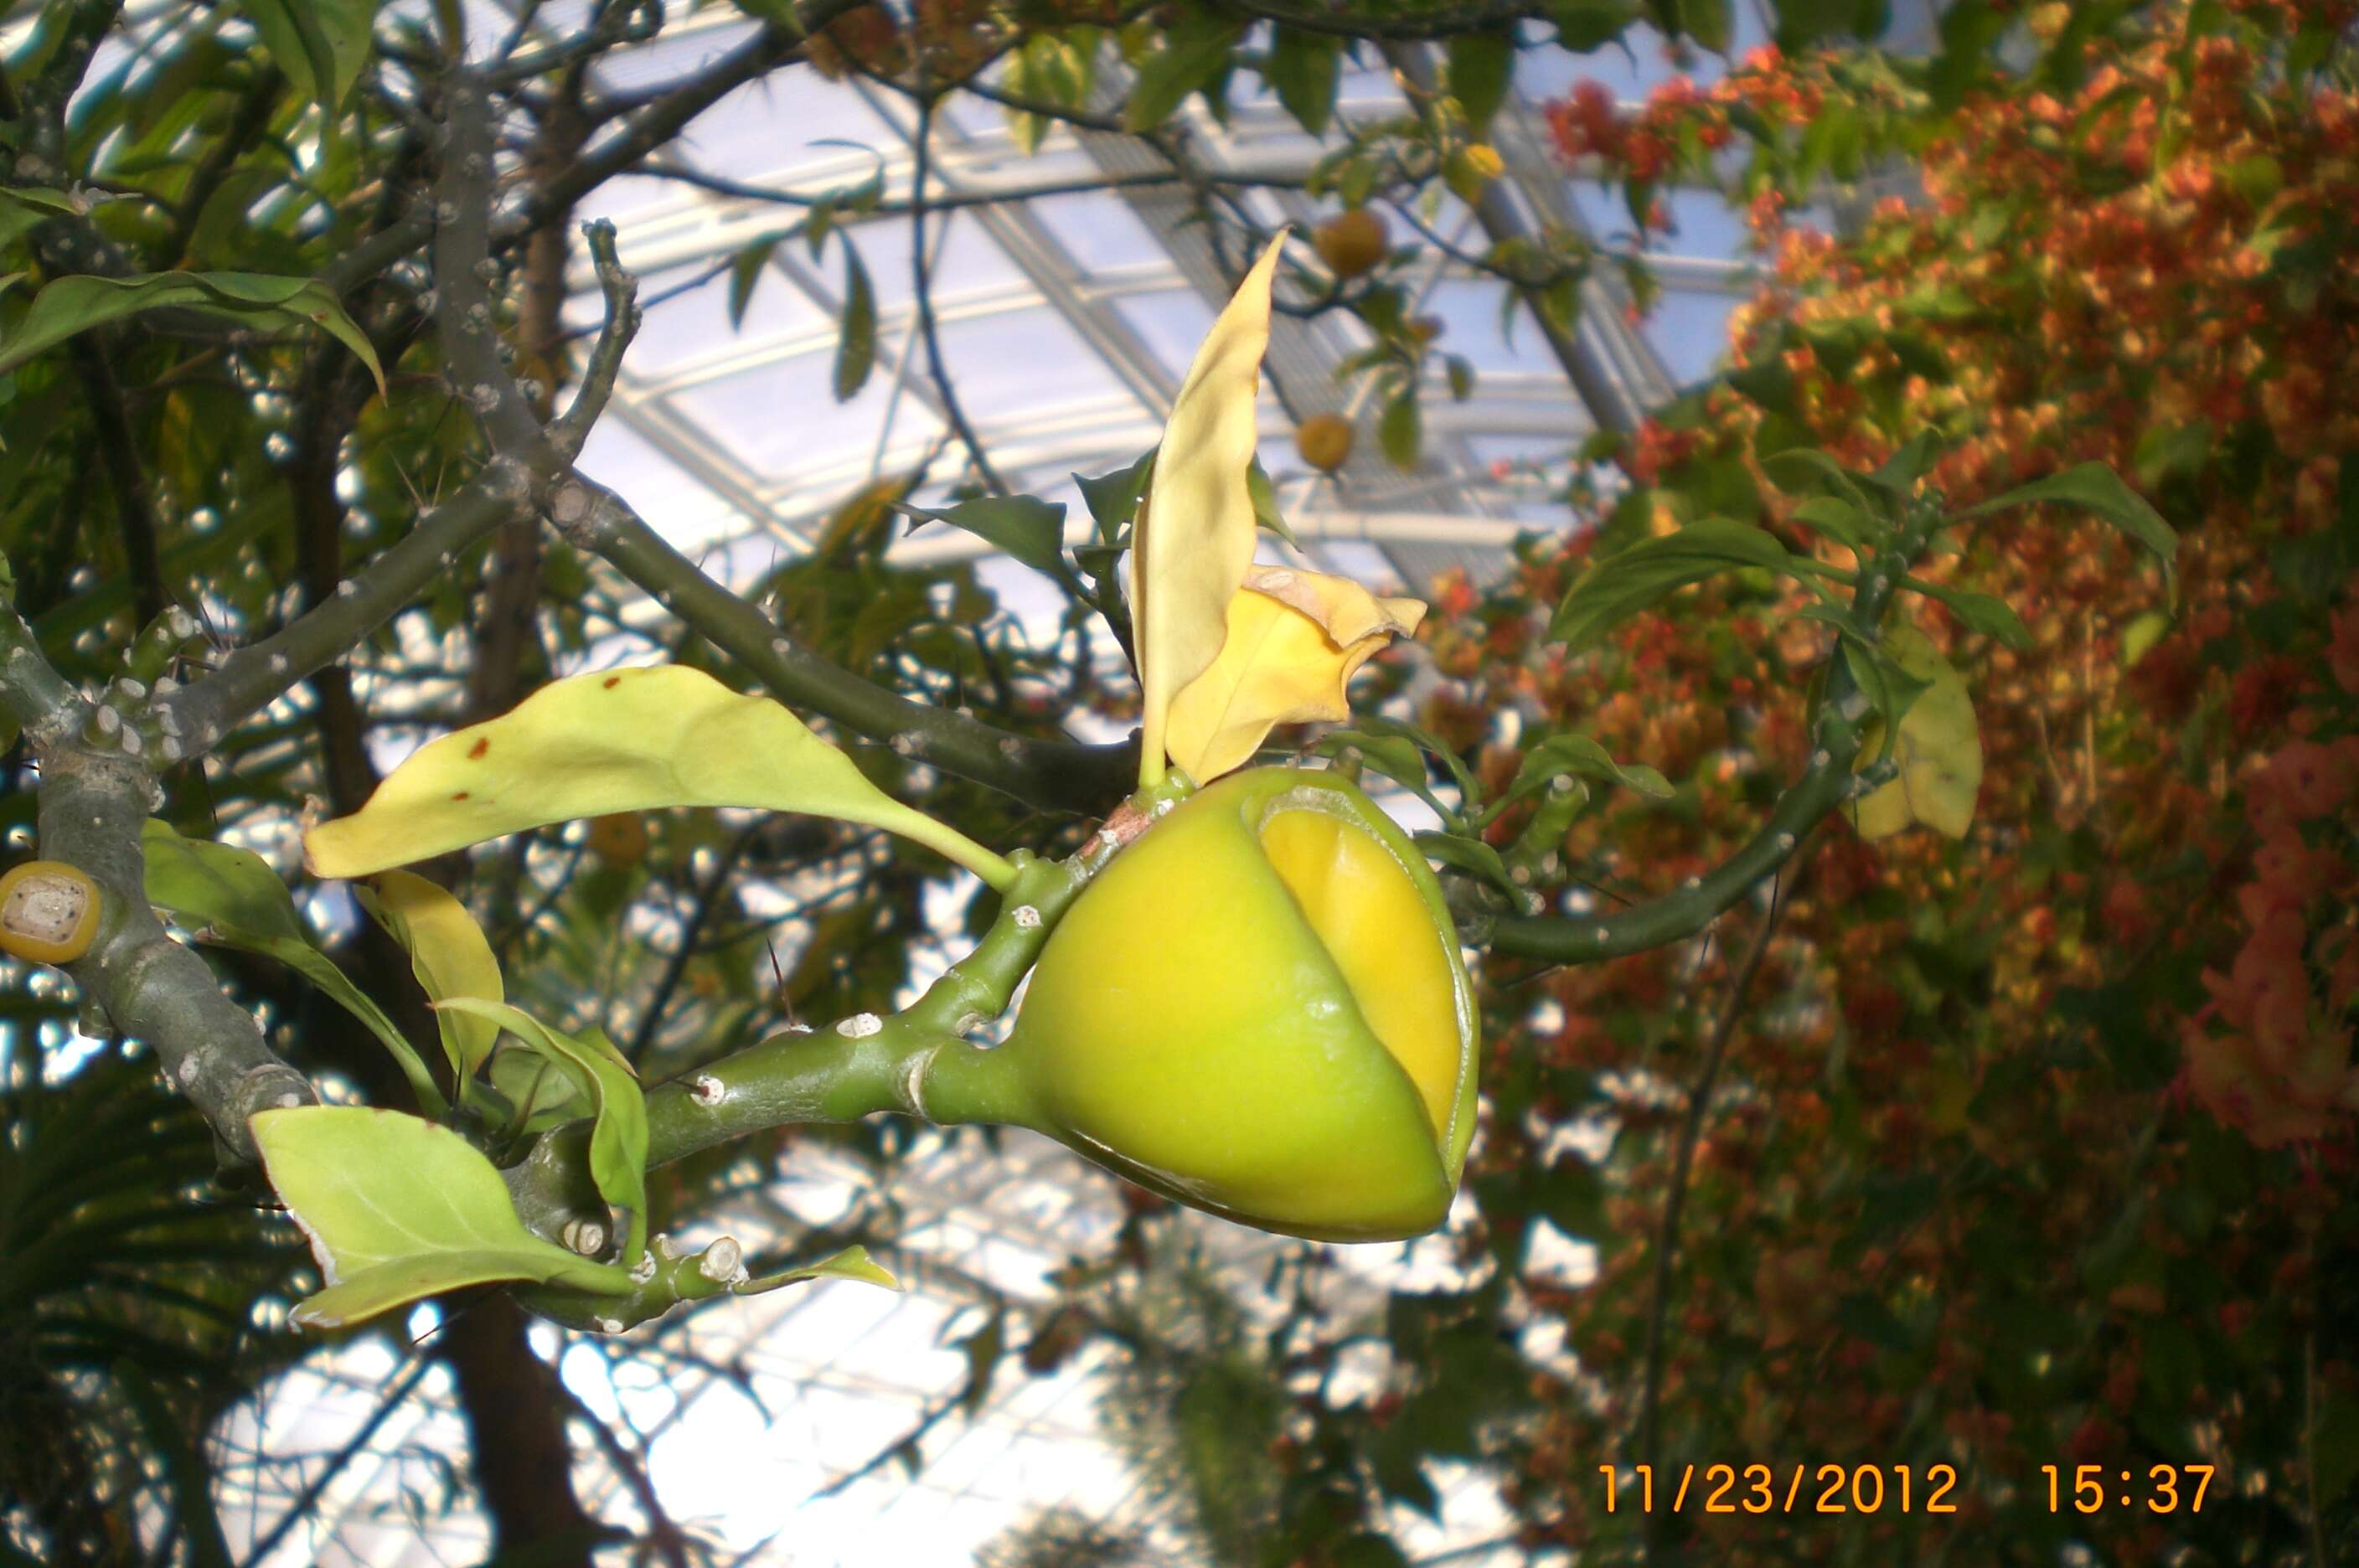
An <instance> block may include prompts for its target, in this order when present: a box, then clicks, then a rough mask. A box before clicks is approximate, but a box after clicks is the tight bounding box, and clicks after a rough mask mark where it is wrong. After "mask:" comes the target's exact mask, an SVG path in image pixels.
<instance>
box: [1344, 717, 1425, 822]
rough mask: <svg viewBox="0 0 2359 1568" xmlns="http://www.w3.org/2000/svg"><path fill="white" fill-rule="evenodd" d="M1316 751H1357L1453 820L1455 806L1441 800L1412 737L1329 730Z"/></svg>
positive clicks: (1386, 775)
mask: <svg viewBox="0 0 2359 1568" xmlns="http://www.w3.org/2000/svg"><path fill="white" fill-rule="evenodd" d="M1317 749H1318V752H1319V754H1320V755H1321V757H1337V756H1340V755H1342V754H1343V752H1344V751H1346V750H1353V751H1357V752H1358V753H1359V754H1360V758H1361V760H1362V761H1363V762H1364V763H1365V764H1366V765H1367V766H1368V767H1370V768H1375V770H1376V771H1377V772H1379V773H1381V774H1383V775H1384V776H1385V777H1386V778H1387V779H1391V780H1392V781H1393V782H1394V783H1396V784H1400V785H1404V786H1406V787H1407V788H1408V789H1409V791H1410V792H1411V793H1413V794H1415V795H1416V796H1417V798H1418V799H1419V800H1423V801H1424V802H1425V803H1426V804H1427V805H1429V806H1430V807H1432V808H1433V810H1434V814H1435V815H1437V816H1439V817H1440V819H1441V820H1442V821H1443V822H1452V823H1454V822H1457V821H1458V820H1459V815H1458V812H1457V811H1456V810H1454V809H1453V808H1451V807H1450V806H1446V805H1444V804H1442V802H1441V800H1440V797H1439V796H1437V795H1435V794H1434V792H1433V788H1432V782H1431V779H1432V775H1431V774H1430V772H1429V771H1428V769H1427V768H1426V766H1425V753H1424V752H1423V751H1421V750H1419V748H1418V745H1417V743H1416V742H1415V741H1411V740H1406V739H1404V738H1402V737H1401V736H1399V735H1372V734H1370V733H1368V732H1367V731H1364V730H1330V731H1328V732H1327V733H1326V734H1325V735H1321V736H1320V737H1319V745H1318V747H1317Z"/></svg>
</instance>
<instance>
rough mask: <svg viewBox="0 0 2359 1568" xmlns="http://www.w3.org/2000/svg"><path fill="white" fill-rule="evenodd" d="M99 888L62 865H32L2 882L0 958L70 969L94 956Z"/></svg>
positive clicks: (38, 862) (51, 862)
mask: <svg viewBox="0 0 2359 1568" xmlns="http://www.w3.org/2000/svg"><path fill="white" fill-rule="evenodd" d="M101 907H102V900H101V899H100V898H99V892H98V884H97V883H95V882H93V881H92V880H91V879H90V878H89V877H86V876H84V875H83V874H82V872H80V871H77V870H75V869H74V868H73V867H72V866H68V865H66V864H65V863H64V862H63V861H60V860H28V861H27V862H26V863H25V864H24V865H22V866H17V867H16V869H15V870H13V871H10V872H9V873H8V874H7V875H6V876H5V877H0V952H5V953H8V954H10V955H11V956H12V957H16V958H23V959H29V960H30V961H32V962H33V963H35V964H71V963H72V962H73V961H74V960H75V959H77V958H80V957H81V956H82V954H83V953H88V952H89V951H90V944H91V942H92V939H93V938H95V937H96V936H97V935H98V917H99V911H100V909H101Z"/></svg>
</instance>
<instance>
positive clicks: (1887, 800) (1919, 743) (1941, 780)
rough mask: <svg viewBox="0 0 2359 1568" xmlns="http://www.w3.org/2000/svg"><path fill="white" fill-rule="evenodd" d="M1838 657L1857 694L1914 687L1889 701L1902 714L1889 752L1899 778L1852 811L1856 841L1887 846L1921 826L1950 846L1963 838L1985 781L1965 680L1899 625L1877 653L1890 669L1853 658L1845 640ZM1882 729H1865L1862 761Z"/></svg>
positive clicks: (1878, 744)
mask: <svg viewBox="0 0 2359 1568" xmlns="http://www.w3.org/2000/svg"><path fill="white" fill-rule="evenodd" d="M1843 651H1844V653H1845V655H1846V657H1847V658H1848V659H1849V660H1850V663H1851V668H1852V672H1853V676H1854V679H1857V680H1859V681H1860V684H1861V689H1862V690H1863V691H1872V690H1873V687H1874V686H1875V685H1877V684H1882V685H1886V686H1893V685H1894V684H1895V683H1896V681H1907V682H1911V683H1914V684H1915V685H1916V687H1917V691H1915V692H1914V693H1913V694H1911V695H1909V696H1908V697H1906V698H1903V697H1900V696H1897V695H1896V696H1894V697H1891V698H1888V699H1887V702H1889V703H1890V704H1892V705H1895V706H1899V707H1900V708H1901V709H1902V716H1901V718H1900V721H1899V728H1898V729H1897V731H1896V732H1895V734H1894V739H1893V746H1892V757H1893V760H1894V761H1895V762H1897V763H1898V764H1899V765H1900V777H1898V778H1897V779H1894V780H1893V781H1892V782H1891V783H1889V784H1886V785H1885V786H1883V787H1882V788H1880V789H1876V790H1875V791H1874V792H1872V793H1870V794H1868V795H1866V796H1864V797H1863V798H1862V799H1861V800H1859V801H1858V802H1857V803H1856V804H1855V805H1854V806H1853V807H1852V820H1853V821H1854V822H1856V823H1857V824H1858V827H1859V836H1860V837H1862V838H1866V839H1877V838H1886V837H1889V836H1890V835H1891V834H1893V833H1898V832H1900V831H1901V830H1902V829H1903V828H1906V827H1908V825H1909V824H1910V823H1912V822H1923V823H1925V824H1926V825H1927V826H1928V827H1930V828H1933V829H1935V830H1937V831H1939V832H1940V833H1947V834H1948V835H1949V836H1950V837H1951V838H1963V837H1964V836H1965V833H1966V829H1967V828H1969V827H1971V826H1972V825H1973V820H1974V801H1975V799H1976V797H1977V796H1978V795H1979V794H1980V792H1981V789H1982V781H1983V743H1982V734H1981V730H1980V728H1979V726H1977V724H1975V722H1974V703H1973V698H1972V697H1971V696H1970V695H1968V693H1967V691H1966V682H1965V678H1964V677H1963V676H1962V675H1960V674H1959V673H1958V672H1957V670H1954V669H1953V668H1951V664H1950V661H1949V660H1948V659H1943V658H1942V657H1941V654H1940V649H1938V648H1935V647H1934V646H1933V645H1932V643H1931V642H1930V640H1929V639H1928V638H1927V637H1926V636H1925V634H1924V633H1922V632H1920V631H1919V630H1918V629H1917V628H1916V627H1914V626H1908V625H1905V624H1904V625H1899V626H1893V627H1891V628H1890V629H1888V630H1887V631H1886V633H1885V636H1884V648H1883V650H1882V651H1883V655H1884V659H1887V660H1889V666H1886V667H1884V668H1878V666H1879V665H1882V664H1883V663H1884V660H1870V659H1863V658H1861V657H1859V652H1858V648H1857V645H1855V644H1854V643H1853V642H1851V641H1850V640H1849V639H1846V640H1845V642H1844V645H1843ZM1896 667H1897V668H1896ZM1883 728H1884V725H1883V721H1881V720H1878V721H1876V722H1875V724H1871V725H1870V726H1869V729H1870V735H1869V736H1868V737H1867V739H1866V742H1865V744H1864V745H1863V746H1861V748H1860V755H1861V756H1862V757H1866V756H1867V755H1868V754H1869V753H1870V752H1871V751H1875V750H1880V749H1881V743H1882V738H1883Z"/></svg>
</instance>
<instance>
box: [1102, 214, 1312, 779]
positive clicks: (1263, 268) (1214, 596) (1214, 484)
mask: <svg viewBox="0 0 2359 1568" xmlns="http://www.w3.org/2000/svg"><path fill="white" fill-rule="evenodd" d="M1284 242H1285V236H1284V235H1282V234H1281V235H1280V236H1279V237H1278V238H1277V239H1275V240H1272V241H1271V242H1270V245H1269V248H1268V249H1267V250H1266V251H1264V252H1263V253H1262V257H1261V259H1260V260H1259V261H1257V262H1256V263H1255V264H1254V267H1253V270H1252V271H1250V272H1248V273H1246V274H1245V281H1244V282H1243V283H1240V284H1239V285H1238V286H1237V292H1236V296H1235V298H1234V299H1231V300H1230V301H1229V303H1228V306H1227V308H1226V309H1225V310H1222V312H1221V314H1220V319H1219V320H1217V321H1214V322H1213V323H1212V332H1210V333H1209V334H1208V335H1207V336H1206V337H1205V339H1204V343H1203V346H1202V347H1201V348H1199V349H1198V350H1197V351H1196V362H1195V363H1194V364H1193V365H1190V366H1189V367H1188V379H1187V380H1186V381H1185V382H1183V383H1181V384H1180V396H1179V397H1178V399H1177V400H1176V401H1174V402H1173V404H1172V406H1171V418H1170V420H1169V422H1168V423H1166V424H1165V425H1164V427H1163V444H1162V445H1161V446H1160V447H1159V448H1158V449H1157V451H1156V456H1155V477H1154V479H1153V481H1152V483H1151V485H1150V486H1149V488H1148V490H1147V500H1146V502H1145V504H1144V505H1142V506H1140V507H1139V512H1138V522H1137V525H1136V532H1135V533H1134V534H1133V535H1132V539H1131V550H1130V614H1131V624H1132V626H1133V628H1134V631H1135V642H1136V648H1137V650H1138V670H1139V685H1140V687H1141V689H1142V693H1143V696H1144V698H1145V704H1144V710H1143V713H1142V714H1141V725H1142V728H1143V731H1144V734H1143V735H1142V736H1141V739H1142V743H1143V744H1142V746H1141V751H1140V756H1139V761H1138V768H1139V782H1140V784H1142V785H1151V784H1156V783H1159V782H1161V781H1162V779H1163V759H1164V757H1165V755H1166V748H1165V744H1164V732H1165V724H1166V721H1167V719H1168V716H1169V713H1170V710H1171V702H1172V699H1173V698H1174V697H1175V696H1177V695H1178V693H1179V691H1180V688H1181V687H1183V686H1185V685H1187V684H1188V682H1190V681H1193V680H1195V679H1196V677H1197V676H1199V675H1201V674H1202V673H1203V672H1204V670H1206V669H1208V668H1209V667H1210V666H1211V664H1212V660H1213V659H1215V658H1216V657H1217V656H1218V655H1219V653H1220V651H1221V639H1222V637H1223V635H1224V634H1225V630H1226V626H1227V621H1226V615H1227V610H1228V604H1229V600H1230V598H1231V597H1232V596H1233V595H1234V593H1236V591H1237V584H1238V583H1241V582H1243V581H1244V580H1245V568H1247V567H1248V566H1250V565H1252V564H1253V552H1254V505H1253V492H1252V490H1251V489H1250V488H1249V487H1248V485H1246V483H1245V470H1246V469H1247V468H1248V467H1250V466H1251V465H1252V463H1253V459H1254V451H1255V449H1256V446H1257V445H1258V444H1259V441H1260V436H1259V432H1258V431H1257V430H1256V428H1255V423H1254V399H1255V397H1256V395H1257V394H1258V392H1259V390H1260V387H1261V356H1262V353H1263V351H1264V350H1265V349H1266V348H1268V346H1269V288H1270V275H1271V274H1272V273H1273V272H1274V271H1275V270H1276V269H1277V256H1278V249H1279V247H1280V245H1283V244H1284ZM1181 766H1183V767H1184V766H1186V765H1185V764H1184V763H1183V764H1182V765H1181Z"/></svg>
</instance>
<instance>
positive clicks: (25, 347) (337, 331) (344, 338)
mask: <svg viewBox="0 0 2359 1568" xmlns="http://www.w3.org/2000/svg"><path fill="white" fill-rule="evenodd" d="M166 309H175V310H195V311H199V312H201V313H203V314H206V315H212V316H226V317H229V318H231V319H232V320H234V321H239V322H240V323H241V324H243V325H246V326H251V327H255V328H258V329H261V330H264V331H294V330H297V329H299V328H301V327H304V326H315V327H318V328H319V329H320V330H321V331H322V332H327V333H328V334H329V335H330V336H332V337H333V338H335V339H336V341H337V342H339V343H342V344H343V345H344V346H345V347H347V348H349V349H351V350H352V351H353V354H357V355H359V356H360V359H361V362H362V363H363V364H364V365H367V366H368V367H369V374H370V375H371V376H375V378H376V384H377V390H378V391H379V392H380V393H381V392H383V391H384V390H385V370H384V367H383V366H381V365H378V363H377V358H376V350H375V349H374V348H373V347H371V346H370V344H369V341H368V335H367V334H366V333H364V332H362V331H361V330H360V328H359V327H358V326H356V325H354V324H353V319H352V318H351V317H350V316H348V315H346V314H345V313H344V308H343V306H342V305H341V304H339V303H338V302H337V300H336V297H335V295H334V294H332V292H330V291H329V289H328V286H327V285H326V284H324V283H321V282H320V281H319V280H317V279H316V278H277V277H272V276H269V275H267V274H265V273H259V272H158V273H150V274H148V275H147V276H144V277H139V278H96V277H91V276H88V275H86V274H81V273H76V274H73V275H71V276H69V277H65V278H57V279H55V280H54V281H52V282H51V283H49V285H48V286H47V287H45V288H43V289H42V290H41V291H40V292H39V293H38V294H37V295H35V296H34V297H33V303H32V308H31V309H30V310H27V311H26V312H25V319H24V320H23V321H20V322H18V323H17V326H16V332H13V333H11V334H9V336H8V338H7V339H6V341H5V342H0V371H9V370H14V369H15V368H16V366H18V365H22V364H24V363H25V362H26V361H27V360H28V359H30V358H32V357H33V356H34V355H35V354H42V353H45V352H47V351H48V350H49V349H52V348H55V347H56V346H57V345H58V344H60V343H63V342H65V341H66V340H67V339H68V338H70V337H72V336H73V335H74V334H75V333H77V332H87V331H89V330H90V329H91V328H92V327H96V326H103V325H104V324H106V323H107V322H109V321H120V320H122V319H123V318H125V317H126V316H132V315H136V314H137V313H139V312H140V311H142V310H166Z"/></svg>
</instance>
